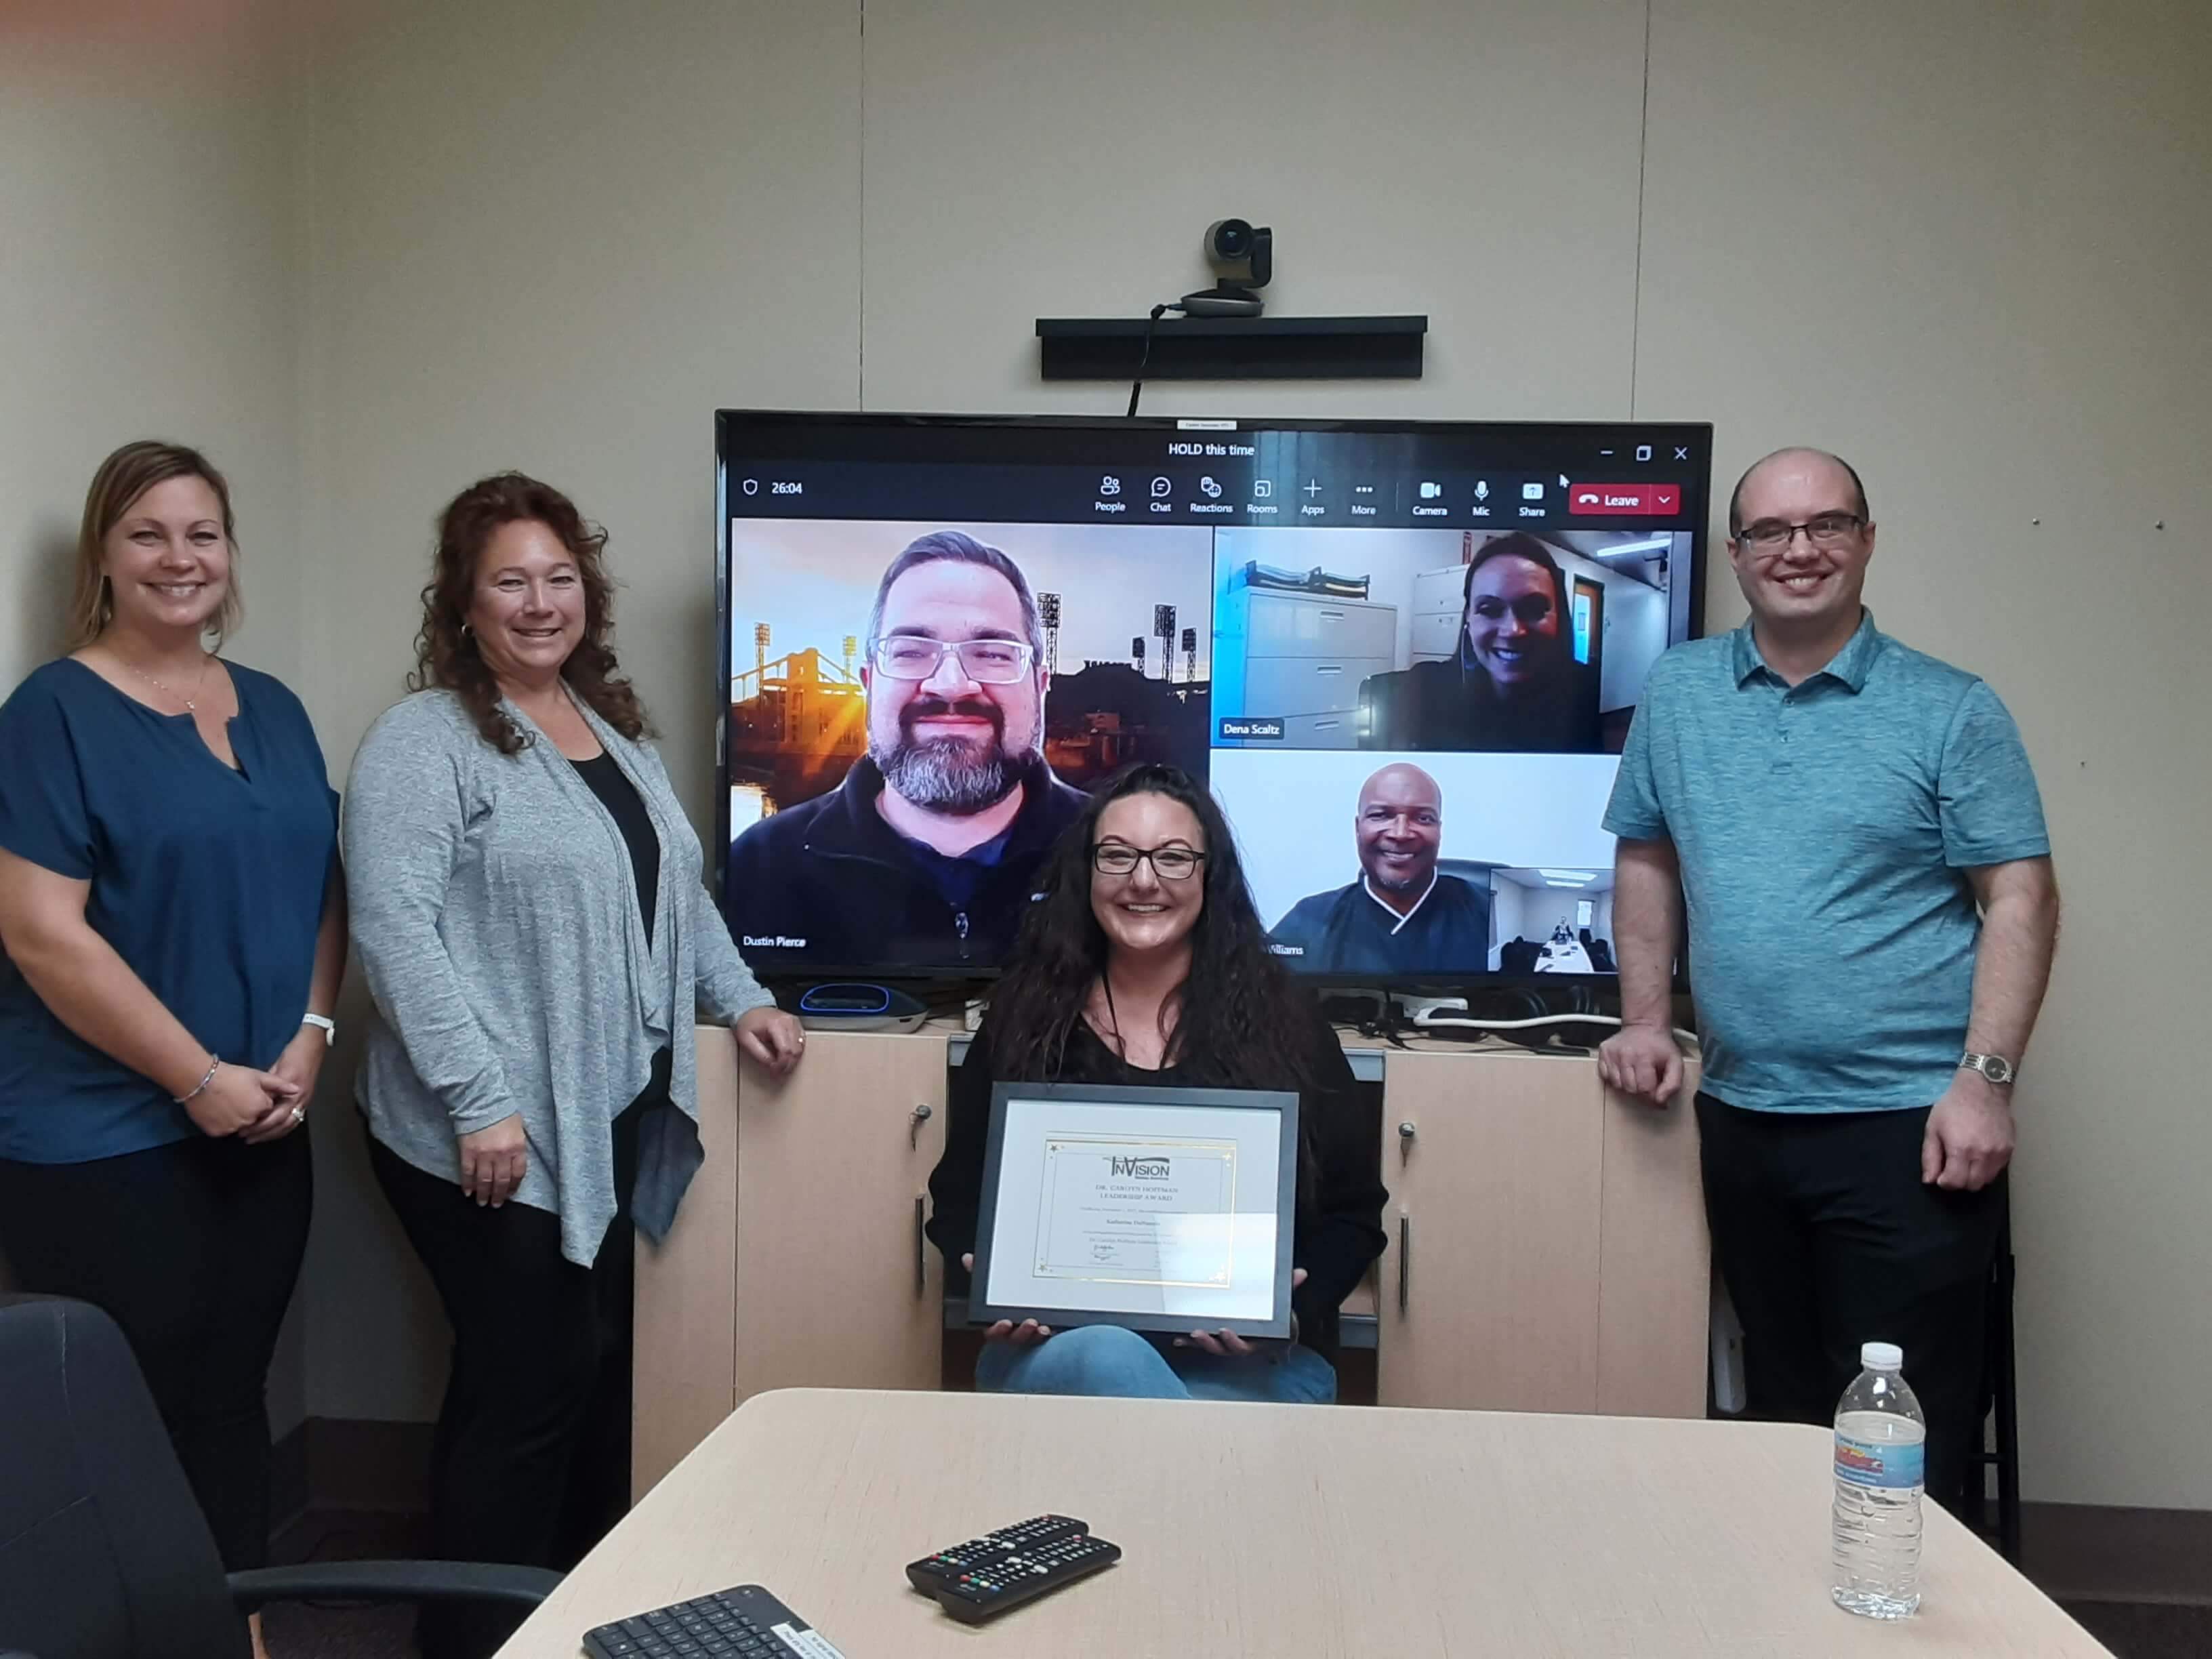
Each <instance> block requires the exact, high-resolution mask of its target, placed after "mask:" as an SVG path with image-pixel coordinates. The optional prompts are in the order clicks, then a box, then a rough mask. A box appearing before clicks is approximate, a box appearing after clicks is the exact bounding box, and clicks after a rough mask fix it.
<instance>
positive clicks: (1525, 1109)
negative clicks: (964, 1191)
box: [632, 1028, 1710, 1494]
mask: <svg viewBox="0 0 2212 1659" xmlns="http://www.w3.org/2000/svg"><path fill="white" fill-rule="evenodd" d="M948 1035H949V1034H948V1032H947V1031H946V1030H943V1029H932V1030H923V1031H921V1032H917V1033H915V1034H913V1035H910V1036H902V1035H895V1034H890V1033H861V1032H838V1031H817V1032H815V1033H813V1034H811V1036H810V1037H809V1039H808V1042H807V1045H806V1059H805V1063H804V1064H803V1065H801V1066H799V1069H798V1071H797V1072H795V1073H793V1075H792V1077H791V1078H790V1079H788V1080H787V1081H784V1082H781V1083H779V1082H776V1081H775V1080H773V1079H770V1078H769V1077H768V1076H767V1075H766V1074H765V1073H762V1072H760V1071H759V1070H758V1069H757V1068H756V1067H754V1066H752V1065H751V1064H750V1062H749V1061H744V1062H741V1060H740V1058H739V1055H738V1049H737V1044H736V1041H735V1039H734V1038H733V1037H732V1036H731V1035H730V1033H729V1032H727V1031H726V1030H720V1029H719V1028H707V1029H702V1030H700V1032H699V1033H698V1045H699V1047H698V1053H699V1133H700V1139H701V1141H702V1144H703V1145H704V1146H705V1148H706V1154H707V1162H706V1164H705V1167H704V1168H702V1170H700V1172H699V1175H698V1176H697V1178H696V1180H694V1181H693V1182H692V1184H691V1190H690V1193H689V1194H687V1195H686V1196H685V1198H684V1206H683V1208H682V1210H681V1212H679V1213H678V1217H677V1220H676V1225H675V1227H674V1228H673V1229H672V1230H671V1232H670V1234H669V1236H668V1237H667V1239H666V1240H665V1242H664V1243H662V1244H660V1245H659V1247H657V1248H656V1247H651V1246H641V1250H640V1255H639V1258H638V1278H637V1322H636V1331H637V1338H636V1361H635V1370H634V1373H633V1375H634V1379H635V1407H634V1410H635V1428H634V1438H633V1443H632V1444H633V1455H632V1468H633V1477H632V1485H633V1487H634V1489H635V1491H636V1492H638V1493H640V1494H642V1493H644V1492H647V1490H649V1489H650V1488H651V1487H652V1486H653V1484H654V1483H655V1482H656V1481H658V1480H659V1479H660V1477H661V1476H662V1475H663V1474H665V1473H666V1472H667V1471H668V1470H669V1469H671V1468H673V1467H674V1466H675V1464H676V1463H677V1462H678V1460H679V1459H680V1458H682V1457H683V1456H684V1454H685V1453H687V1452H689V1451H690V1449H691V1448H692V1447H694V1446H695V1445H696V1444H698V1443H699V1442H700V1441H701V1440H702V1439H703V1438H705V1437H706V1436H707V1434H708V1432H709V1431H711V1430H713V1429H714V1427H715V1425H718V1424H719V1423H720V1422H721V1420H722V1419H724V1418H725V1417H726V1416H728V1415H729V1413H731V1412H732V1410H734V1409H735V1408H736V1407H737V1406H738V1403H739V1402H740V1401H744V1400H745V1399H747V1398H749V1397H750V1396H751V1395H756V1394H760V1393H763V1392H766V1391H768V1390H769V1389H787V1388H872V1389H886V1388H888V1389H933V1388H935V1387H937V1386H938V1383H939V1378H940V1376H941V1375H942V1370H941V1365H942V1357H943V1330H942V1322H943V1318H944V1311H943V1304H944V1267H943V1262H942V1261H941V1259H940V1258H939V1255H938V1253H937V1250H936V1248H935V1247H934V1246H933V1245H931V1244H928V1243H927V1242H926V1241H925V1240H924V1238H923V1237H922V1232H921V1226H922V1223H923V1221H924V1219H925V1218H926V1216H927V1194H928V1186H929V1175H930V1171H931V1170H933V1169H934V1168H935V1167H936V1165H937V1159H938V1156H939V1152H941V1150H942V1149H943V1146H944V1140H945V1082H946V1079H945V1056H946V1042H947V1037H948ZM1355 1041H1356V1040H1355ZM1356 1058H1358V1059H1359V1060H1361V1061H1362V1062H1363V1063H1364V1064H1366V1065H1368V1066H1372V1064H1373V1063H1374V1062H1375V1061H1376V1060H1377V1059H1378V1058H1379V1059H1380V1061H1381V1066H1382V1076H1383V1119H1382V1136H1383V1149H1382V1158H1383V1182H1384V1184H1385V1185H1386V1186H1388V1187H1389V1189H1390V1202H1389V1206H1388V1208H1387V1209H1386V1211H1385V1212H1384V1216H1383V1225H1384V1227H1385V1230H1386V1231H1387V1234H1388V1236H1389V1244H1388V1247H1387V1248H1386V1249H1385V1250H1384V1251H1383V1255H1382V1257H1381V1259H1380V1260H1379V1261H1378V1262H1377V1263H1376V1272H1375V1273H1374V1275H1373V1277H1372V1278H1371V1279H1370V1282H1369V1284H1368V1285H1363V1286H1362V1287H1361V1289H1360V1290H1359V1291H1355V1292H1354V1293H1353V1295H1352V1297H1349V1298H1348V1299H1347V1300H1346V1314H1347V1316H1353V1317H1355V1318H1356V1317H1357V1316H1360V1315H1371V1316H1373V1317H1374V1319H1375V1321H1376V1323H1375V1325H1374V1326H1373V1328H1372V1329H1373V1331H1374V1336H1375V1346H1376V1398H1377V1400H1378V1401H1379V1402H1380V1403H1381V1404H1383V1405H1385V1406H1446V1407H1480V1408H1486V1409H1491V1410H1511V1411H1543V1412H1607V1413H1626V1414H1632V1415H1644V1416H1662V1417H1695V1416H1698V1415H1700V1414H1701V1413H1703V1411H1704V1408H1705V1346H1706V1298H1707V1291H1708V1283H1709V1273H1710V1269H1709V1266H1708V1255H1707V1249H1706V1242H1705V1218H1704V1212H1703V1209H1702V1205H1701V1200H1700V1197H1699V1184H1698V1162H1697V1125H1696V1120H1695V1118H1694V1116H1693V1115H1692V1112H1691V1109H1690V1095H1691V1093H1692V1091H1694V1089H1695V1087H1696V1084H1695V1080H1694V1070H1693V1071H1692V1080H1691V1081H1690V1082H1689V1083H1687V1084H1686V1085H1685V1087H1684V1091H1683V1094H1682V1097H1681V1098H1680V1099H1679V1100H1678V1101H1677V1102H1675V1103H1674V1107H1673V1108H1672V1109H1669V1110H1667V1111H1664V1112H1658V1111H1654V1110H1652V1109H1650V1108H1649V1107H1647V1106H1644V1105H1641V1104H1638V1103H1634V1102H1631V1101H1627V1100H1624V1099H1621V1098H1620V1097H1615V1096H1611V1095H1609V1094H1608V1093H1607V1091H1606V1090H1605V1088H1604V1086H1603V1085H1601V1084H1600V1083H1599V1081H1598V1079H1597V1067H1596V1064H1595V1060H1592V1059H1591V1058H1590V1057H1589V1056H1587V1055H1584V1056H1565V1055H1556V1054H1555V1055H1534V1054H1526V1053H1522V1052H1521V1051H1518V1050H1515V1049H1508V1048H1490V1047H1485V1048H1464V1047H1446V1046H1445V1045H1443V1044H1442V1043H1422V1044H1417V1045H1416V1046H1415V1047H1414V1048H1411V1049H1398V1048H1393V1049H1390V1050H1389V1051H1388V1052H1387V1053H1386V1054H1383V1055H1381V1056H1379V1057H1378V1056H1376V1055H1375V1054H1364V1055H1361V1056H1356ZM1364 1074H1366V1075H1370V1076H1371V1075H1372V1073H1371V1071H1370V1072H1369V1073H1364ZM1401 1129H1403V1130H1407V1131H1410V1133H1401Z"/></svg>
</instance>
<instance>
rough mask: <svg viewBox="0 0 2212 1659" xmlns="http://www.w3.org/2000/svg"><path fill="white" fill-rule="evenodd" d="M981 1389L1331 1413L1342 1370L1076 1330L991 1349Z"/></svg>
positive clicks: (1313, 1359) (981, 1371)
mask: <svg viewBox="0 0 2212 1659" xmlns="http://www.w3.org/2000/svg"><path fill="white" fill-rule="evenodd" d="M975 1386H976V1387H977V1388H978V1389H981V1390H982V1391H983V1392H984V1393H986V1394H1086V1395H1108V1396H1111V1397H1113V1398H1115V1399H1119V1400H1259V1401H1272V1402H1273V1403H1274V1404H1276V1405H1282V1406H1329V1405H1334V1404H1335V1402H1336V1368H1335V1367H1334V1365H1332V1364H1329V1363H1328V1361H1327V1360H1326V1359H1323V1358H1322V1357H1321V1356H1320V1355H1319V1354H1317V1353H1316V1352H1314V1351H1313V1350H1312V1349H1311V1348H1305V1347H1300V1346H1298V1345H1297V1344H1296V1343H1292V1344H1291V1346H1289V1347H1287V1348H1280V1349H1273V1350H1270V1351H1269V1352H1267V1353H1266V1354H1265V1355H1255V1356H1254V1357H1253V1358H1249V1359H1239V1358H1230V1359H1221V1358H1215V1357H1214V1356H1213V1355H1212V1354H1210V1353H1206V1352H1201V1351H1200V1350H1199V1349H1196V1348H1168V1349H1165V1350H1162V1349H1160V1348H1157V1347H1154V1346H1152V1343H1150V1342H1149V1341H1147V1340H1146V1339H1145V1338H1144V1337H1142V1336H1140V1335H1139V1334H1137V1333H1136V1332H1134V1331H1132V1330H1127V1329H1125V1328H1122V1327H1121V1326H1119V1325H1077V1326H1073V1327H1072V1328H1069V1329H1067V1330H1064V1331H1059V1332H1055V1333H1054V1334H1053V1335H1051V1336H1049V1337H1047V1338H1046V1339H1045V1340H1043V1341H1042V1342H1039V1343H1036V1344H1035V1345H1033V1346H1030V1347H1026V1348H1017V1347H1016V1346H1014V1345H1013V1344H1012V1343H1011V1342H986V1343H985V1344H984V1345H983V1354H982V1358H980V1359H978V1360H977V1361H976V1362H975Z"/></svg>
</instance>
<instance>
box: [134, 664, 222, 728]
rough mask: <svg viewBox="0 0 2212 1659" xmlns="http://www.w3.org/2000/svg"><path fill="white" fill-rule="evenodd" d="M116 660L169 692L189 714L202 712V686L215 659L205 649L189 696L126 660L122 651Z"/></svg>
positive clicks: (155, 687) (155, 685)
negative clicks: (200, 700) (200, 703)
mask: <svg viewBox="0 0 2212 1659" xmlns="http://www.w3.org/2000/svg"><path fill="white" fill-rule="evenodd" d="M115 660H116V661H118V662H119V663H122V664H123V666H124V668H125V670H126V671H129V672H131V673H133V674H136V675H137V677H138V678H140V679H142V680H143V681H145V682H146V684H149V685H150V686H152V687H153V688H154V689H155V690H157V691H163V692H167V694H168V695H169V696H173V697H174V698H175V699H176V700H177V701H178V702H180V703H182V704H184V706H185V713H186V714H198V713H199V712H200V705H199V695H200V688H201V687H202V686H203V685H204V684H207V671H208V664H209V663H210V662H212V661H213V660H214V659H213V658H211V657H210V656H209V655H208V653H206V652H204V651H203V652H201V653H200V672H199V678H197V679H196V680H194V681H193V682H192V695H191V696H189V697H188V696H185V694H184V693H183V692H181V691H179V690H177V689H176V687H174V686H173V685H170V684H167V683H166V682H164V681H161V680H157V679H155V678H154V677H153V676H152V675H151V674H149V673H148V672H147V671H145V670H144V669H143V668H138V667H136V666H134V665H131V663H129V662H125V661H124V659H123V657H122V655H121V653H118V654H117V656H116V659H115Z"/></svg>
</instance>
